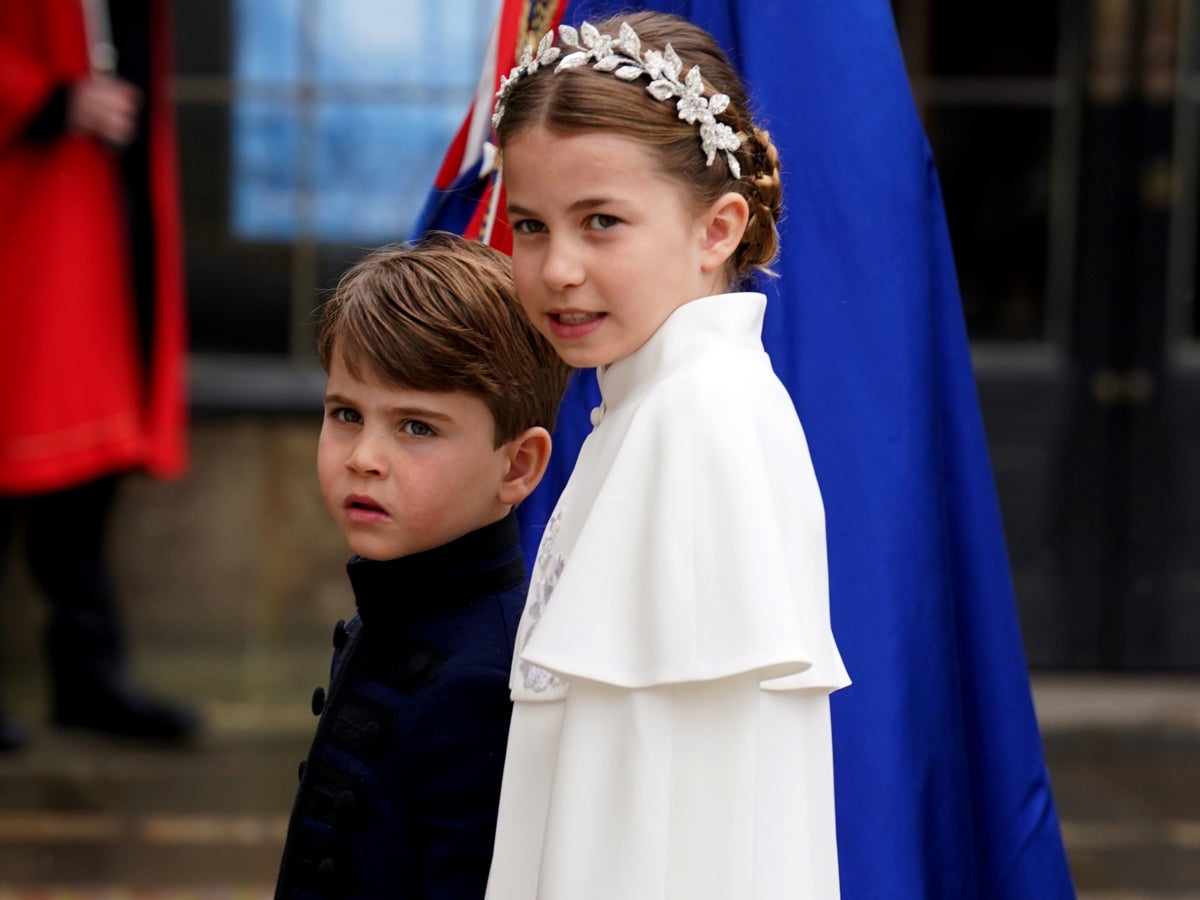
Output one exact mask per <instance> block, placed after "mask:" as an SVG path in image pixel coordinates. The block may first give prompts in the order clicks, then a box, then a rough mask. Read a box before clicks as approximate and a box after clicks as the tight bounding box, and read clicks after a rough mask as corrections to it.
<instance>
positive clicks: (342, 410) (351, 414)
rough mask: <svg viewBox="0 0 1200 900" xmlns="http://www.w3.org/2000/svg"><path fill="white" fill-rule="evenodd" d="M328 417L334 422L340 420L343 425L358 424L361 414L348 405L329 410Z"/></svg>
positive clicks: (360, 420) (360, 421)
mask: <svg viewBox="0 0 1200 900" xmlns="http://www.w3.org/2000/svg"><path fill="white" fill-rule="evenodd" d="M329 418H331V419H333V420H334V421H335V422H341V423H342V424H343V425H359V424H361V423H362V416H360V415H359V414H358V410H357V409H351V408H350V407H348V406H338V407H335V408H333V409H331V410H330V411H329Z"/></svg>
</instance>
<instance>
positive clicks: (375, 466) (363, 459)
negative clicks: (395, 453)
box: [346, 434, 387, 475]
mask: <svg viewBox="0 0 1200 900" xmlns="http://www.w3.org/2000/svg"><path fill="white" fill-rule="evenodd" d="M379 443H380V442H379V440H377V439H375V438H373V437H371V436H370V435H366V434H364V435H361V436H360V437H359V439H358V440H356V441H355V442H354V445H353V446H352V447H351V448H350V453H349V455H348V456H347V457H346V468H347V469H350V470H351V471H352V472H355V473H357V474H360V475H384V474H386V473H387V455H386V454H385V453H383V452H382V448H381V447H380V446H379Z"/></svg>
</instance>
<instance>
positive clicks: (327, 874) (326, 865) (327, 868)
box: [317, 859, 337, 881]
mask: <svg viewBox="0 0 1200 900" xmlns="http://www.w3.org/2000/svg"><path fill="white" fill-rule="evenodd" d="M317 871H318V872H320V873H321V877H322V878H324V879H325V880H326V881H332V880H333V876H334V873H335V872H336V871H337V866H336V865H334V862H333V860H332V859H323V860H321V862H320V864H319V865H318V866H317Z"/></svg>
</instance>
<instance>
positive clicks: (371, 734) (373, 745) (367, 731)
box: [363, 722, 380, 751]
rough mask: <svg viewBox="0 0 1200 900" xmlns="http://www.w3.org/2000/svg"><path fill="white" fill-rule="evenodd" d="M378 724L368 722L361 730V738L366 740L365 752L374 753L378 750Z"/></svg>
mask: <svg viewBox="0 0 1200 900" xmlns="http://www.w3.org/2000/svg"><path fill="white" fill-rule="evenodd" d="M379 732H380V728H379V723H378V722H368V723H367V724H366V727H365V728H363V737H364V738H366V743H367V750H368V751H374V750H378V749H379V743H380V741H379Z"/></svg>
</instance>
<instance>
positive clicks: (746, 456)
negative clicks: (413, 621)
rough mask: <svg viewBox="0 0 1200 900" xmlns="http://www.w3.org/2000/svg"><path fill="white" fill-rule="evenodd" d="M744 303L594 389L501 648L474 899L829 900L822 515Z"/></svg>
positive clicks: (604, 374)
mask: <svg viewBox="0 0 1200 900" xmlns="http://www.w3.org/2000/svg"><path fill="white" fill-rule="evenodd" d="M764 307H765V299H764V298H763V297H762V296H761V295H759V294H725V295H720V296H717V297H709V298H705V299H703V300H696V301H693V302H691V303H688V304H685V305H684V306H683V307H681V308H680V309H679V310H677V311H676V312H675V313H674V314H673V315H672V316H671V317H670V318H669V319H668V320H667V321H666V322H665V323H664V324H663V326H662V327H661V328H660V329H659V330H658V332H656V334H655V335H654V336H653V337H652V338H651V339H650V340H649V341H647V343H646V344H645V345H643V346H642V347H641V348H640V349H638V350H637V351H636V352H635V353H633V354H632V355H630V356H629V357H627V358H625V359H623V360H620V361H619V362H617V363H615V364H613V365H612V366H610V367H608V368H607V369H605V370H602V371H601V372H600V373H599V379H600V388H601V394H602V396H603V399H604V403H603V405H602V407H601V408H600V410H598V411H597V413H596V414H595V415H594V417H593V418H594V422H595V423H596V427H595V430H594V431H593V433H592V434H591V435H590V436H589V437H588V439H587V441H586V442H585V443H584V445H583V448H582V450H581V451H580V456H579V460H578V462H577V464H576V467H575V470H574V472H573V474H572V476H571V479H570V481H569V482H568V484H567V486H566V488H565V489H564V491H563V494H562V497H561V498H560V500H559V503H558V506H557V507H556V509H555V512H554V515H553V517H552V519H551V522H550V524H549V526H548V527H547V529H546V533H545V535H544V537H543V540H542V545H541V547H540V549H539V552H538V558H537V562H536V564H535V569H534V573H533V580H532V583H531V586H530V593H529V598H528V600H527V603H526V609H525V614H524V616H523V618H522V622H521V627H520V630H519V633H518V637H517V655H516V659H515V661H514V667H513V678H512V692H513V699H514V701H516V704H515V708H514V713H513V723H512V729H511V733H510V738H509V748H508V756H507V761H506V766H505V776H504V778H505V781H504V787H503V791H502V796H501V804H500V819H499V823H498V829H497V839H496V851H495V856H494V859H493V864H492V875H491V879H490V881H489V885H488V897H489V898H490V900H533V898H535V897H536V898H541V900H593V898H594V900H613V898H621V900H642V898H645V900H661V898H680V900H683V898H687V900H697V898H705V897H712V898H714V900H740V898H754V900H768V898H770V900H774V898H777V897H778V898H784V897H787V898H789V900H800V898H812V900H831V898H836V897H837V896H838V886H837V859H836V842H835V836H834V819H833V774H832V750H831V738H830V729H829V705H828V694H829V692H830V691H832V690H836V689H838V688H840V687H843V686H845V685H846V684H848V683H849V679H848V678H847V676H846V672H845V669H844V667H843V666H842V661H841V658H840V656H839V654H838V651H837V647H836V645H835V643H834V640H833V636H832V634H831V631H830V627H829V610H828V581H827V573H826V558H825V533H824V512H823V508H822V505H821V498H820V492H819V490H818V487H817V482H816V478H815V476H814V474H813V470H812V464H811V460H810V458H809V454H808V446H807V443H806V441H805V438H804V433H803V430H802V429H801V427H800V422H799V420H798V418H797V416H796V413H795V410H794V408H793V406H792V403H791V400H790V398H789V397H788V395H787V392H786V390H785V389H784V387H783V385H782V384H781V383H780V382H779V380H778V379H777V378H776V377H775V375H774V372H773V371H772V370H771V367H770V361H769V359H768V358H767V356H766V354H765V352H764V351H763V348H762V343H761V338H760V334H761V328H762V316H763V311H764Z"/></svg>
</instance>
